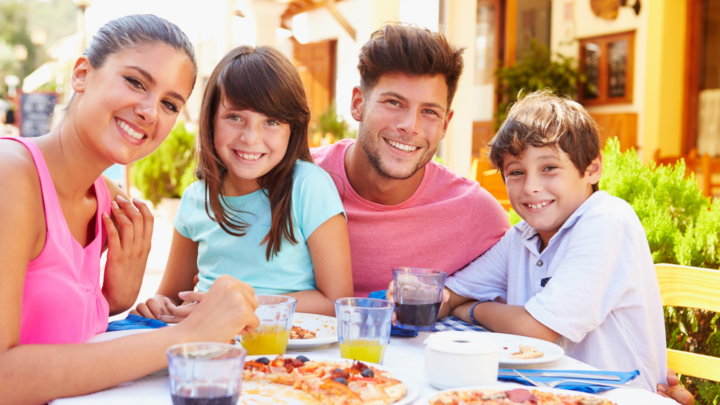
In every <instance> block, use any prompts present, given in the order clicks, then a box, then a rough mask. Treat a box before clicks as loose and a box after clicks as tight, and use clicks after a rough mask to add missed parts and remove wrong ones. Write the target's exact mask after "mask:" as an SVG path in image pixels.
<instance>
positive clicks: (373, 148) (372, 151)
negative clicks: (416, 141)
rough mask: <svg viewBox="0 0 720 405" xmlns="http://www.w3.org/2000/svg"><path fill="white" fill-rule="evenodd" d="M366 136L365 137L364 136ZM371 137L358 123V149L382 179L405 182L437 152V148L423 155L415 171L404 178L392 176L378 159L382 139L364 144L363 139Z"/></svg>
mask: <svg viewBox="0 0 720 405" xmlns="http://www.w3.org/2000/svg"><path fill="white" fill-rule="evenodd" d="M366 135H367V136H366ZM371 136H372V135H368V134H367V131H364V130H363V127H362V122H361V123H360V128H358V136H357V141H358V143H359V144H360V147H361V148H362V150H363V152H365V155H366V156H367V158H368V161H369V162H370V164H371V165H372V167H373V168H374V169H375V170H376V171H377V172H378V174H380V175H381V176H382V177H385V178H388V179H393V180H407V179H409V178H410V177H412V176H414V175H415V173H417V172H418V170H420V169H422V168H423V167H425V165H426V164H427V163H428V162H429V161H430V160H431V159H432V157H433V156H435V152H436V151H437V148H435V150H433V151H430V153H426V154H425V155H423V156H422V157H421V158H420V160H419V161H418V163H417V165H416V166H415V169H413V170H412V171H411V172H410V174H408V175H405V176H393V175H392V174H390V173H389V172H388V170H386V169H385V168H383V165H382V161H381V159H380V152H379V149H380V142H385V141H384V140H383V139H382V137H380V136H378V141H379V142H378V143H376V144H374V145H371V142H364V139H365V138H366V137H368V138H369V137H371Z"/></svg>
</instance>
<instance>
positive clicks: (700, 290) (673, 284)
mask: <svg viewBox="0 0 720 405" xmlns="http://www.w3.org/2000/svg"><path fill="white" fill-rule="evenodd" d="M655 271H656V272H657V277H658V282H659V283H660V295H661V297H662V304H663V306H666V307H670V306H672V307H685V308H695V309H703V310H708V311H715V312H720V270H707V269H700V268H697V267H686V266H677V265H674V264H656V265H655ZM667 359H668V367H670V368H671V369H673V370H675V372H676V373H678V374H683V375H688V376H692V377H698V378H703V379H706V380H712V381H720V358H717V357H712V356H705V355H702V354H695V353H688V352H682V351H679V350H673V349H668V350H667Z"/></svg>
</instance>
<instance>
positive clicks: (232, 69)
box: [197, 46, 312, 260]
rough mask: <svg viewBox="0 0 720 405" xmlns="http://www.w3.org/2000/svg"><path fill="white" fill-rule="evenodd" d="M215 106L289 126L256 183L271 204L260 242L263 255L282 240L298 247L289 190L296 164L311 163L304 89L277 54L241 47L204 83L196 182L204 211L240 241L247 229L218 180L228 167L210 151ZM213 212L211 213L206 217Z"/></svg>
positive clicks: (272, 252)
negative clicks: (283, 146)
mask: <svg viewBox="0 0 720 405" xmlns="http://www.w3.org/2000/svg"><path fill="white" fill-rule="evenodd" d="M220 102H224V103H226V104H227V105H228V106H229V107H232V108H234V109H237V110H251V111H255V112H257V113H260V114H263V115H265V116H267V117H269V118H272V119H275V120H278V121H280V122H283V123H288V124H290V141H289V143H288V148H287V152H285V156H284V157H283V159H282V160H281V161H280V163H278V164H277V166H275V167H274V168H272V169H271V170H270V171H269V172H268V173H267V174H265V175H264V176H262V177H261V178H260V179H259V183H260V187H262V189H263V192H265V193H266V194H267V196H268V199H269V200H270V211H271V214H272V225H271V227H270V232H269V233H268V234H267V235H266V236H265V238H264V239H263V241H262V243H265V242H267V250H266V252H265V256H266V258H267V260H270V258H271V256H273V255H277V254H278V253H279V252H280V245H281V244H282V240H283V238H284V239H287V240H288V241H289V242H290V243H293V244H295V243H297V240H296V239H295V233H294V232H293V219H292V190H293V174H294V172H295V161H296V160H298V159H300V160H304V161H306V162H312V157H311V156H310V148H309V147H308V140H307V133H308V123H309V122H310V108H309V107H308V103H307V98H306V97H305V89H304V88H303V84H302V81H301V80H300V75H299V74H298V72H297V70H296V69H295V67H294V66H293V65H292V63H291V62H290V61H289V60H288V59H287V58H286V57H285V56H284V55H283V54H282V53H280V52H279V51H278V50H276V49H274V48H271V47H267V46H259V47H256V48H253V47H251V46H240V47H237V48H235V49H233V50H231V51H230V52H229V53H228V54H227V55H225V57H224V58H223V59H222V60H221V61H220V63H218V65H217V66H216V67H215V70H213V72H212V75H211V76H210V79H209V80H208V83H207V86H206V88H205V94H204V97H203V102H202V108H201V111H200V128H199V136H198V173H197V174H198V178H200V179H203V180H204V181H205V212H206V213H207V215H208V216H209V217H210V218H211V219H213V220H214V221H215V222H217V223H218V225H220V227H221V228H222V229H223V230H224V231H225V232H227V233H228V234H230V235H233V236H244V235H245V234H246V231H245V229H246V228H247V227H248V226H249V225H248V224H247V223H246V222H244V221H243V220H242V218H241V216H240V214H242V211H240V210H236V209H234V208H233V207H231V206H230V204H228V203H227V201H226V200H225V193H224V192H223V181H222V180H223V177H224V174H225V172H227V167H226V166H225V164H224V163H223V162H222V160H220V157H219V156H218V154H217V152H216V151H215V135H214V122H215V115H216V114H217V111H218V106H219V104H220ZM210 211H212V214H211V212H210Z"/></svg>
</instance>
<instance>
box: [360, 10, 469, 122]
mask: <svg viewBox="0 0 720 405" xmlns="http://www.w3.org/2000/svg"><path fill="white" fill-rule="evenodd" d="M464 50H465V48H461V47H457V46H454V45H452V44H450V42H448V40H447V38H446V37H445V35H443V34H441V33H438V32H432V31H430V30H428V29H426V28H418V27H417V26H414V25H408V24H402V23H391V24H387V25H386V26H384V27H383V28H381V29H379V30H377V31H375V32H373V34H372V35H371V36H370V41H368V42H367V43H366V44H365V45H363V47H362V50H361V51H360V57H359V58H360V62H359V63H358V70H359V71H360V87H361V88H362V91H363V94H365V96H366V97H367V95H369V94H370V92H372V89H373V87H375V85H376V84H377V81H378V80H379V79H380V77H381V76H383V75H387V74H394V73H402V74H405V75H410V76H437V75H442V76H444V77H445V83H446V84H447V86H448V98H447V103H448V105H447V109H450V105H451V104H452V100H453V97H455V92H456V91H457V86H458V81H459V80H460V75H461V74H462V71H463V57H462V53H463V51H464Z"/></svg>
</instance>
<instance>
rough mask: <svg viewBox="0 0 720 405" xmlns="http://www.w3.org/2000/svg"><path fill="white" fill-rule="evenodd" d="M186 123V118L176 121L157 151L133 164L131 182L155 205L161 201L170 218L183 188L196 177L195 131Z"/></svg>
mask: <svg viewBox="0 0 720 405" xmlns="http://www.w3.org/2000/svg"><path fill="white" fill-rule="evenodd" d="M187 127H188V126H187V125H185V123H183V122H178V123H177V124H175V127H173V129H172V131H170V134H169V135H168V137H167V139H165V142H163V143H162V145H160V147H159V148H158V149H157V150H156V151H155V152H153V153H151V154H150V155H149V156H147V157H146V158H144V159H142V160H140V161H138V162H136V163H133V165H132V166H131V167H130V178H131V182H132V184H133V185H134V186H135V187H136V188H137V189H138V190H139V191H140V192H141V193H142V196H143V198H144V199H146V200H149V201H150V202H151V203H152V204H153V205H154V206H155V207H157V206H158V204H160V203H162V204H161V206H162V207H163V209H164V211H165V216H166V219H167V220H168V221H170V222H172V220H173V218H175V213H176V212H177V208H178V205H179V204H180V197H182V194H183V192H184V191H185V189H186V188H187V187H188V186H189V185H190V184H191V183H192V182H193V181H195V173H194V171H195V165H194V164H193V156H192V148H193V143H194V142H195V133H194V132H190V131H188V128H187Z"/></svg>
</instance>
